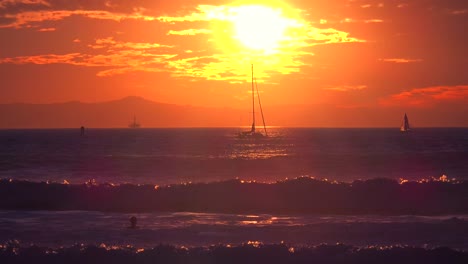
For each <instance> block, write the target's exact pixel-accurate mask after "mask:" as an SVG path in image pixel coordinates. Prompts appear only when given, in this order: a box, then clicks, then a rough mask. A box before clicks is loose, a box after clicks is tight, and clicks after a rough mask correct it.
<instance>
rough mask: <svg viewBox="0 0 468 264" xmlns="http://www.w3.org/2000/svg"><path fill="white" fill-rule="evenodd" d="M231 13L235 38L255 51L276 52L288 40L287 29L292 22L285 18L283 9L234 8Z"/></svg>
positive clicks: (258, 6)
mask: <svg viewBox="0 0 468 264" xmlns="http://www.w3.org/2000/svg"><path fill="white" fill-rule="evenodd" d="M231 12H232V13H231V14H232V16H231V19H230V20H231V21H232V23H234V30H235V36H234V38H236V39H238V40H239V41H240V42H241V43H242V44H243V45H244V46H246V47H247V48H250V49H254V50H262V51H265V52H272V51H274V50H275V49H277V48H278V46H279V44H280V42H281V41H283V40H285V39H286V36H285V32H286V29H287V28H288V27H290V26H291V21H290V20H289V19H287V18H285V17H283V15H282V12H281V9H273V8H271V7H266V6H260V5H248V6H239V7H235V8H232V10H231Z"/></svg>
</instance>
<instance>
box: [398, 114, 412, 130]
mask: <svg viewBox="0 0 468 264" xmlns="http://www.w3.org/2000/svg"><path fill="white" fill-rule="evenodd" d="M400 131H401V132H409V131H411V128H410V124H409V121H408V116H407V115H406V113H405V117H404V118H403V124H402V125H401V127H400Z"/></svg>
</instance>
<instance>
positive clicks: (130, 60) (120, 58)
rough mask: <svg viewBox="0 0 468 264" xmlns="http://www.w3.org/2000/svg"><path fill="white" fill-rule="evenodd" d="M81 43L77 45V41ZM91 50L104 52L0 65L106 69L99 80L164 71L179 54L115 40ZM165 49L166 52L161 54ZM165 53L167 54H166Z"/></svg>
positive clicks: (15, 60) (9, 60)
mask: <svg viewBox="0 0 468 264" xmlns="http://www.w3.org/2000/svg"><path fill="white" fill-rule="evenodd" d="M74 42H78V41H74ZM89 48H90V49H103V50H104V51H105V52H104V53H101V54H95V53H93V52H89V53H67V54H45V55H36V56H19V57H12V58H2V59H0V63H12V64H38V65H43V64H70V65H75V66H85V67H105V68H110V69H105V70H100V71H98V72H97V76H111V75H115V74H123V73H127V72H135V71H148V72H156V71H162V69H163V68H164V67H163V66H164V65H165V64H166V63H167V61H168V60H169V59H171V58H173V57H176V56H177V55H176V54H170V53H168V52H167V50H168V49H170V47H169V46H166V45H161V44H158V43H134V42H120V41H115V40H114V39H113V38H104V39H98V40H96V41H95V43H94V44H92V45H89ZM161 48H164V50H162V51H161V50H159V49H161ZM165 51H166V52H165Z"/></svg>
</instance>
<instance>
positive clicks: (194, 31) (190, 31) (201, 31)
mask: <svg viewBox="0 0 468 264" xmlns="http://www.w3.org/2000/svg"><path fill="white" fill-rule="evenodd" d="M210 33H212V31H211V30H209V29H203V28H202V29H193V28H190V29H184V30H169V32H167V35H179V36H195V35H198V34H210Z"/></svg>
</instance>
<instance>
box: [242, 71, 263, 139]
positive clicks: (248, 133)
mask: <svg viewBox="0 0 468 264" xmlns="http://www.w3.org/2000/svg"><path fill="white" fill-rule="evenodd" d="M254 83H255V87H256V86H257V82H256V81H255V78H254V68H253V64H252V126H251V128H250V130H249V131H243V132H240V133H239V137H240V138H265V137H268V133H267V130H266V125H265V118H264V116H263V109H262V104H261V102H260V93H259V92H258V87H256V88H257V98H258V104H259V107H260V112H261V114H262V121H263V128H264V130H265V134H262V133H261V132H257V131H256V129H255V89H254Z"/></svg>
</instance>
